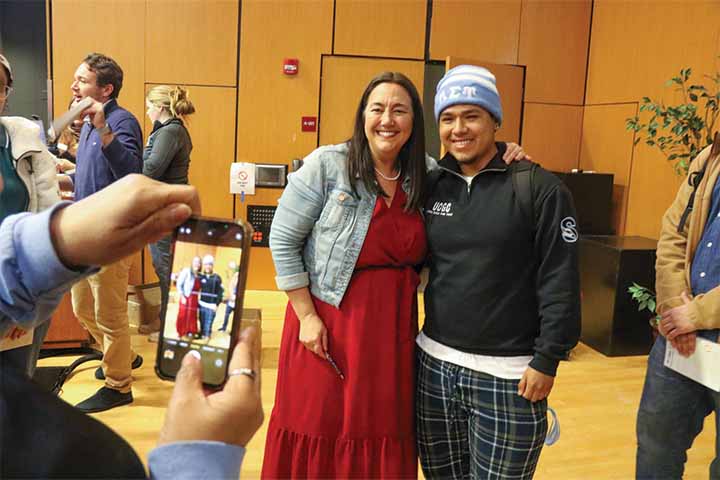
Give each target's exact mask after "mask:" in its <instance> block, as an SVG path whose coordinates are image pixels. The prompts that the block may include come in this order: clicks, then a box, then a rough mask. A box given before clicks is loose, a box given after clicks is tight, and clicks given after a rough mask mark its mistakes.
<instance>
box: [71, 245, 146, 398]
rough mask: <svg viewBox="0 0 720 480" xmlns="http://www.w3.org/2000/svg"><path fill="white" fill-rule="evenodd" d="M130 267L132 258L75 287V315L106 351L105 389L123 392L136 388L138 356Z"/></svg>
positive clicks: (73, 298)
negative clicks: (130, 313)
mask: <svg viewBox="0 0 720 480" xmlns="http://www.w3.org/2000/svg"><path fill="white" fill-rule="evenodd" d="M130 264H131V258H130V257H129V258H125V259H123V260H120V261H119V262H116V263H113V264H112V265H108V266H106V267H103V268H102V269H101V270H100V271H99V272H98V273H96V274H95V275H92V276H90V277H88V278H86V279H84V280H82V281H80V282H78V283H76V284H75V286H73V288H72V306H73V312H74V313H75V316H76V317H77V318H78V320H80V323H81V324H82V325H84V326H85V328H87V329H88V330H89V331H90V333H91V334H92V336H93V337H95V340H97V341H98V343H99V344H100V347H101V348H102V351H103V362H102V368H103V371H104V372H105V386H106V387H109V388H112V389H113V390H118V391H120V392H123V393H126V392H129V391H130V386H131V385H132V375H131V367H130V364H131V362H132V357H133V356H134V354H133V353H132V350H131V348H130V329H129V324H128V316H127V299H126V298H127V285H128V277H129V274H130Z"/></svg>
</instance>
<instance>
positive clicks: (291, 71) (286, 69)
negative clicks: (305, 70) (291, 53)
mask: <svg viewBox="0 0 720 480" xmlns="http://www.w3.org/2000/svg"><path fill="white" fill-rule="evenodd" d="M299 65H300V60H298V59H297V58H286V59H285V60H283V73H284V74H285V75H297V73H298V68H299Z"/></svg>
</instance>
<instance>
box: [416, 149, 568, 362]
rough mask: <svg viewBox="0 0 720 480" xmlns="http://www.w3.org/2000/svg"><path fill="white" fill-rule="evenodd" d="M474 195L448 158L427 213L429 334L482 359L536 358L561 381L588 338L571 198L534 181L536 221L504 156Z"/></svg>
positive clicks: (547, 176) (538, 177) (542, 177)
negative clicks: (583, 336) (564, 367)
mask: <svg viewBox="0 0 720 480" xmlns="http://www.w3.org/2000/svg"><path fill="white" fill-rule="evenodd" d="M497 148H498V153H497V155H496V156H495V157H494V158H493V159H492V160H491V161H490V162H489V164H488V165H487V166H486V167H485V168H484V169H483V170H481V171H480V172H479V173H478V175H476V176H475V178H474V179H473V181H472V184H471V185H470V186H469V187H468V184H467V182H466V181H465V179H464V178H463V177H462V176H461V173H460V168H459V166H458V163H457V161H456V160H455V159H454V158H453V157H452V156H451V155H446V156H445V157H444V158H443V159H442V160H441V161H440V167H441V169H442V171H441V173H440V176H439V178H437V180H436V182H435V183H434V186H433V185H431V186H430V187H431V191H429V192H428V199H427V201H426V203H425V208H424V212H425V225H426V230H427V236H428V244H429V250H430V257H429V260H428V263H429V267H430V279H429V282H428V286H427V288H426V290H425V325H424V327H423V330H424V332H425V334H426V335H427V336H428V337H430V338H432V339H433V340H435V341H437V342H440V343H442V344H444V345H447V346H449V347H452V348H455V349H457V350H460V351H463V352H469V353H475V354H481V355H492V356H501V357H502V356H519V355H533V360H532V361H531V362H530V366H531V367H532V368H534V369H535V370H538V371H540V372H542V373H545V374H547V375H553V376H554V375H555V373H556V371H557V366H558V362H559V361H560V360H562V359H565V358H567V354H568V352H569V351H570V349H572V348H573V347H574V346H575V345H576V344H577V341H578V338H579V336H580V279H579V273H578V262H577V250H578V248H577V240H578V233H577V229H576V226H575V225H576V221H575V218H576V216H575V209H574V207H573V203H572V196H571V194H570V192H569V191H568V190H567V188H566V187H565V186H564V185H563V183H562V182H561V181H560V180H559V179H558V178H557V177H556V176H555V175H553V174H551V173H550V172H548V171H546V170H543V169H542V168H537V169H536V170H535V176H534V181H533V184H534V187H533V190H534V195H533V198H534V202H533V203H534V215H535V218H536V221H535V224H534V225H533V224H531V222H530V221H529V218H527V216H526V215H527V213H526V212H523V210H522V209H521V207H520V204H519V202H518V200H517V199H516V198H515V192H514V189H513V182H512V170H511V167H508V166H507V165H505V163H504V162H503V160H502V155H503V153H504V151H505V144H504V143H498V144H497Z"/></svg>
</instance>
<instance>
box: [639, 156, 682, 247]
mask: <svg viewBox="0 0 720 480" xmlns="http://www.w3.org/2000/svg"><path fill="white" fill-rule="evenodd" d="M683 181H685V179H684V178H682V177H679V176H678V175H676V174H675V171H674V170H673V168H672V166H671V165H670V162H668V161H667V160H666V159H665V157H664V156H663V155H662V154H660V153H659V152H658V151H657V150H656V149H652V150H651V149H650V147H648V146H646V145H638V146H637V148H636V149H635V153H634V155H633V163H632V171H631V173H630V192H629V196H628V207H627V220H626V222H625V235H641V236H643V237H649V238H658V237H659V235H660V226H661V225H660V223H661V220H662V216H663V215H664V214H665V211H666V210H667V209H668V207H669V206H670V204H671V203H672V201H673V200H674V199H675V194H676V193H677V190H678V188H679V187H680V184H681V183H682V182H683Z"/></svg>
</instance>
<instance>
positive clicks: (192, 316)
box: [175, 277, 200, 338]
mask: <svg viewBox="0 0 720 480" xmlns="http://www.w3.org/2000/svg"><path fill="white" fill-rule="evenodd" d="M198 295H200V279H199V278H198V277H195V283H194V284H193V287H192V293H190V296H189V297H184V296H183V295H182V293H181V294H180V295H179V297H180V298H179V303H180V307H179V308H178V316H177V322H176V323H175V328H177V332H178V335H179V336H180V338H182V337H184V336H186V335H187V334H188V333H197V332H198Z"/></svg>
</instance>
